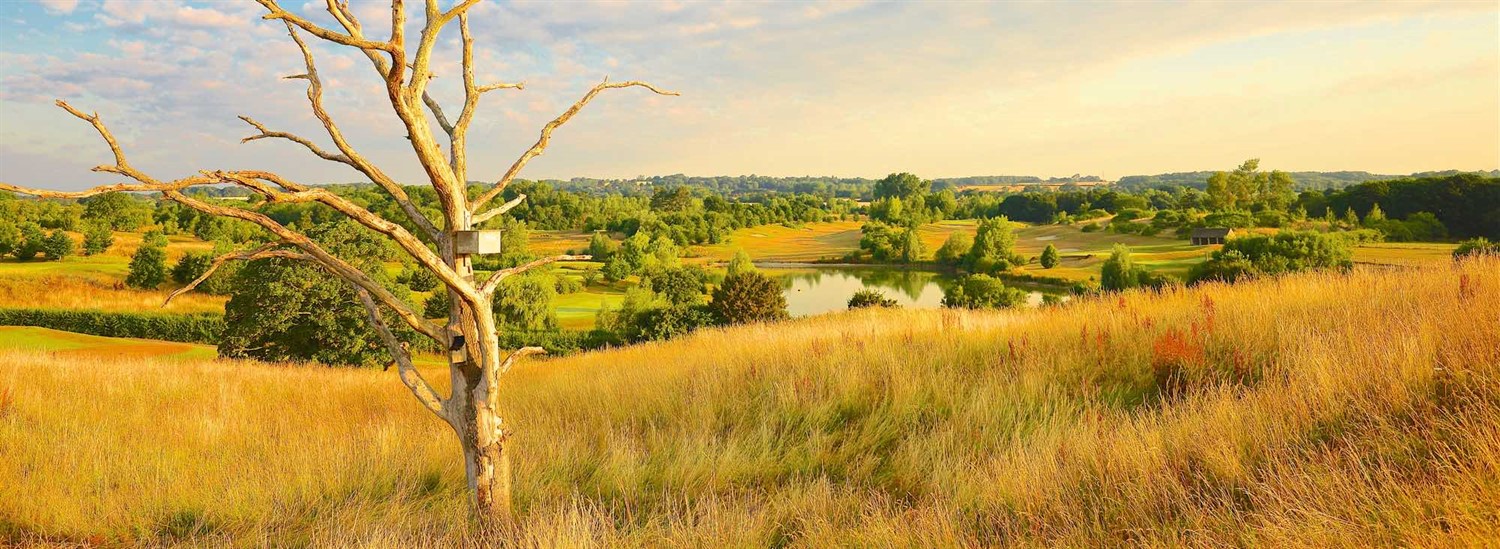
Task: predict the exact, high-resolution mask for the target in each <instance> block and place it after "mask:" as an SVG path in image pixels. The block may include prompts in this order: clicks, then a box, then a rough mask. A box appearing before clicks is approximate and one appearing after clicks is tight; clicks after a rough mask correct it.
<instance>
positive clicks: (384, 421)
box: [0, 260, 1500, 547]
mask: <svg viewBox="0 0 1500 549" xmlns="http://www.w3.org/2000/svg"><path fill="white" fill-rule="evenodd" d="M1496 326H1500V263H1497V262H1496V261H1495V260H1488V261H1487V262H1469V263H1465V264H1452V263H1444V264H1442V265H1439V266H1435V267H1427V268H1422V269H1417V270H1401V271H1392V270H1382V269H1357V270H1356V271H1355V272H1354V273H1352V274H1349V275H1338V274H1305V275H1297V276H1291V277H1286V278H1283V279H1279V280H1264V281H1258V282H1252V283H1248V284H1242V285H1237V286H1222V285H1205V286H1201V287H1197V288H1194V289H1176V290H1172V291H1169V292H1167V293H1164V294H1160V295H1158V294H1151V293H1139V292H1130V293H1126V294H1122V295H1119V296H1109V297H1107V298H1102V299H1085V300H1081V301H1078V302H1075V303H1072V304H1069V305H1066V306H1062V307H1056V308H1045V309H1041V310H1019V311H1009V312H966V311H946V310H944V311H912V310H905V311H900V310H897V311H874V310H872V311H862V312H855V313H846V314H835V315H827V316H822V317H815V318H810V319H805V320H800V321H794V322H790V323H784V324H776V325H769V326H749V327H741V328H735V329H727V330H709V331H706V332H702V333H699V334H696V335H694V336H691V337H687V338H684V339H682V340H678V341H672V342H666V343H656V344H647V345H641V346H636V347H631V348H627V349H622V350H613V351H605V352H595V353H587V354H583V355H579V356H575V357H567V358H561V359H553V360H539V361H530V362H526V363H524V364H521V365H520V366H518V367H517V368H516V369H515V370H514V371H513V372H512V373H511V375H509V376H507V378H506V379H505V380H504V382H503V385H502V387H503V390H504V391H505V393H504V395H505V398H504V404H503V405H504V407H505V411H506V418H507V420H508V421H509V422H510V424H511V425H512V426H513V428H514V429H515V430H516V435H515V438H513V439H512V440H513V441H514V444H516V445H517V460H518V461H517V462H516V491H517V492H516V499H517V504H518V508H519V510H520V513H521V518H520V523H519V524H520V525H519V527H518V530H517V531H516V532H514V533H512V534H511V535H514V536H516V537H518V538H520V541H522V542H523V544H528V545H545V546H556V545H607V546H785V545H794V546H830V545H833V546H837V545H844V546H872V545H881V546H1004V545H1026V546H1059V545H1061V546H1085V545H1158V544H1174V545H1204V546H1232V545H1246V544H1249V545H1263V546H1342V545H1354V546H1370V545H1382V546H1391V545H1396V546H1478V545H1484V544H1485V543H1486V541H1487V540H1493V539H1496V537H1497V536H1500V457H1497V456H1500V377H1497V374H1500V330H1497V329H1495V328H1496ZM427 377H428V379H429V380H432V381H433V382H434V383H435V384H436V385H439V386H440V387H439V390H440V391H443V390H444V389H443V387H441V385H443V384H445V382H446V380H447V375H446V374H444V373H442V372H441V371H439V370H435V369H432V368H430V367H428V376H427ZM0 456H3V459H0V536H4V538H3V539H6V540H10V541H12V542H24V541H40V540H51V541H55V542H86V541H90V540H92V541H99V542H109V541H114V542H135V543H169V544H170V543H178V544H184V545H204V544H211V543H218V542H224V541H227V540H231V539H233V540H237V541H239V542H241V543H248V544H254V545H305V544H313V545H337V546H347V545H366V546H386V547H398V546H399V547H407V546H432V547H446V546H453V545H455V544H464V543H470V542H475V541H478V540H476V539H474V538H473V537H472V536H473V534H471V533H470V532H471V531H470V529H469V525H468V523H467V520H466V518H465V517H466V503H465V499H466V496H465V493H464V490H463V471H462V468H461V466H460V463H459V459H458V450H457V448H456V445H455V444H454V442H453V441H452V440H451V434H450V432H449V430H448V428H447V427H446V426H443V425H442V424H441V423H440V422H439V421H438V420H437V419H435V418H433V417H431V416H430V415H429V414H428V413H427V412H426V411H424V410H422V409H421V408H420V407H419V405H418V404H417V403H416V402H415V400H414V399H412V398H411V397H410V395H408V394H406V393H405V389H404V388H403V387H402V386H401V385H400V383H399V382H398V381H397V380H396V377H395V373H394V372H381V371H378V370H355V369H328V368H309V367H286V366H276V365H260V364H256V363H227V362H209V361H185V360H166V359H145V358H121V359H116V360H108V361H101V360H97V359H88V360H80V359H78V358H74V357H69V356H65V355H59V354H50V353H48V352H43V351H38V350H3V351H0Z"/></svg>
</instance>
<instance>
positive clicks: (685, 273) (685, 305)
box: [600, 256, 787, 341]
mask: <svg viewBox="0 0 1500 549" xmlns="http://www.w3.org/2000/svg"><path fill="white" fill-rule="evenodd" d="M736 259H737V260H738V259H739V256H737V257H736ZM641 282H642V283H641V285H639V286H635V287H632V288H629V289H627V290H626V291H625V299H624V301H623V302H622V303H621V305H620V308H619V309H618V310H615V311H605V312H603V313H601V315H600V323H601V325H602V326H603V327H604V329H606V330H608V331H611V332H614V333H615V334H616V335H618V336H619V337H620V338H621V339H623V340H625V341H649V340H659V339H669V338H672V337H677V336H681V335H685V334H688V333H692V332H693V331H695V330H697V329H699V328H703V327H707V326H716V325H733V324H747V323H754V322H771V321H776V320H782V319H785V318H787V310H786V297H785V296H783V295H782V293H781V284H780V283H778V282H777V281H776V279H774V278H771V277H769V276H767V275H765V274H764V273H761V272H760V271H758V270H756V269H755V267H754V266H753V265H751V264H750V263H749V259H748V257H746V258H744V260H743V261H732V262H731V263H730V269H729V274H728V275H726V276H725V277H724V279H723V280H722V281H720V282H719V284H718V285H717V287H716V288H714V290H713V291H712V292H711V296H712V299H711V300H710V301H709V302H708V303H704V301H703V300H704V293H705V290H706V289H707V287H708V282H709V275H708V273H707V272H706V271H704V270H702V269H701V268H699V267H691V266H689V267H683V266H675V267H666V268H657V269H653V270H652V271H650V272H648V273H647V274H646V275H644V276H643V277H642V280H641Z"/></svg>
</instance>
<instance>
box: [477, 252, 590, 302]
mask: <svg viewBox="0 0 1500 549" xmlns="http://www.w3.org/2000/svg"><path fill="white" fill-rule="evenodd" d="M593 258H594V256H590V255H554V256H552V257H544V258H541V259H537V260H535V261H531V262H529V263H526V264H524V265H517V266H515V267H511V268H509V269H500V270H498V271H495V272H494V273H493V274H491V275H490V277H489V278H487V279H485V281H484V284H481V285H480V286H479V293H482V294H486V295H488V294H492V293H494V292H495V288H498V287H500V281H502V280H505V279H506V278H509V277H511V276H513V275H518V274H521V273H524V272H526V271H530V270H532V269H535V268H537V267H541V266H543V265H548V264H551V263H557V262H558V261H588V260H590V259H593Z"/></svg>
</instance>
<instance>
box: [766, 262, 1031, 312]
mask: <svg viewBox="0 0 1500 549" xmlns="http://www.w3.org/2000/svg"><path fill="white" fill-rule="evenodd" d="M763 268H764V269H765V272H766V274H769V275H772V276H775V277H777V278H778V279H779V280H780V281H781V287H782V295H785V296H786V306H787V312H789V313H791V315H792V316H809V315H816V314H822V313H827V312H831V311H842V310H845V309H847V308H849V298H850V297H853V296H854V292H857V291H860V290H863V289H867V288H868V289H872V290H878V291H879V292H880V293H883V294H885V296H886V297H888V298H891V299H894V300H896V302H897V303H900V304H901V306H902V307H906V308H913V309H935V308H938V307H942V306H943V289H944V288H947V287H948V286H949V285H950V284H952V283H953V278H952V277H950V276H947V275H944V274H941V273H936V272H932V271H918V270H909V269H893V268H879V267H803V266H797V267H791V266H789V265H765V266H763ZM1049 293H1050V292H1049ZM1026 301H1027V304H1029V305H1031V306H1036V305H1040V304H1041V302H1042V292H1039V291H1032V292H1029V293H1028V294H1027V299H1026Z"/></svg>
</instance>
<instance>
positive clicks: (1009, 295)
mask: <svg viewBox="0 0 1500 549" xmlns="http://www.w3.org/2000/svg"><path fill="white" fill-rule="evenodd" d="M1025 302H1026V292H1025V291H1024V290H1020V289H1017V288H1009V287H1006V286H1005V283H1004V282H1002V281H1000V279H998V278H995V277H992V276H989V275H984V274H975V275H968V276H964V277H962V278H959V279H958V280H957V281H956V282H954V284H953V285H952V286H950V287H948V288H947V289H946V290H944V291H943V306H944V307H951V308H963V309H1004V308H1008V307H1014V306H1016V305H1020V304H1022V303H1025Z"/></svg>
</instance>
